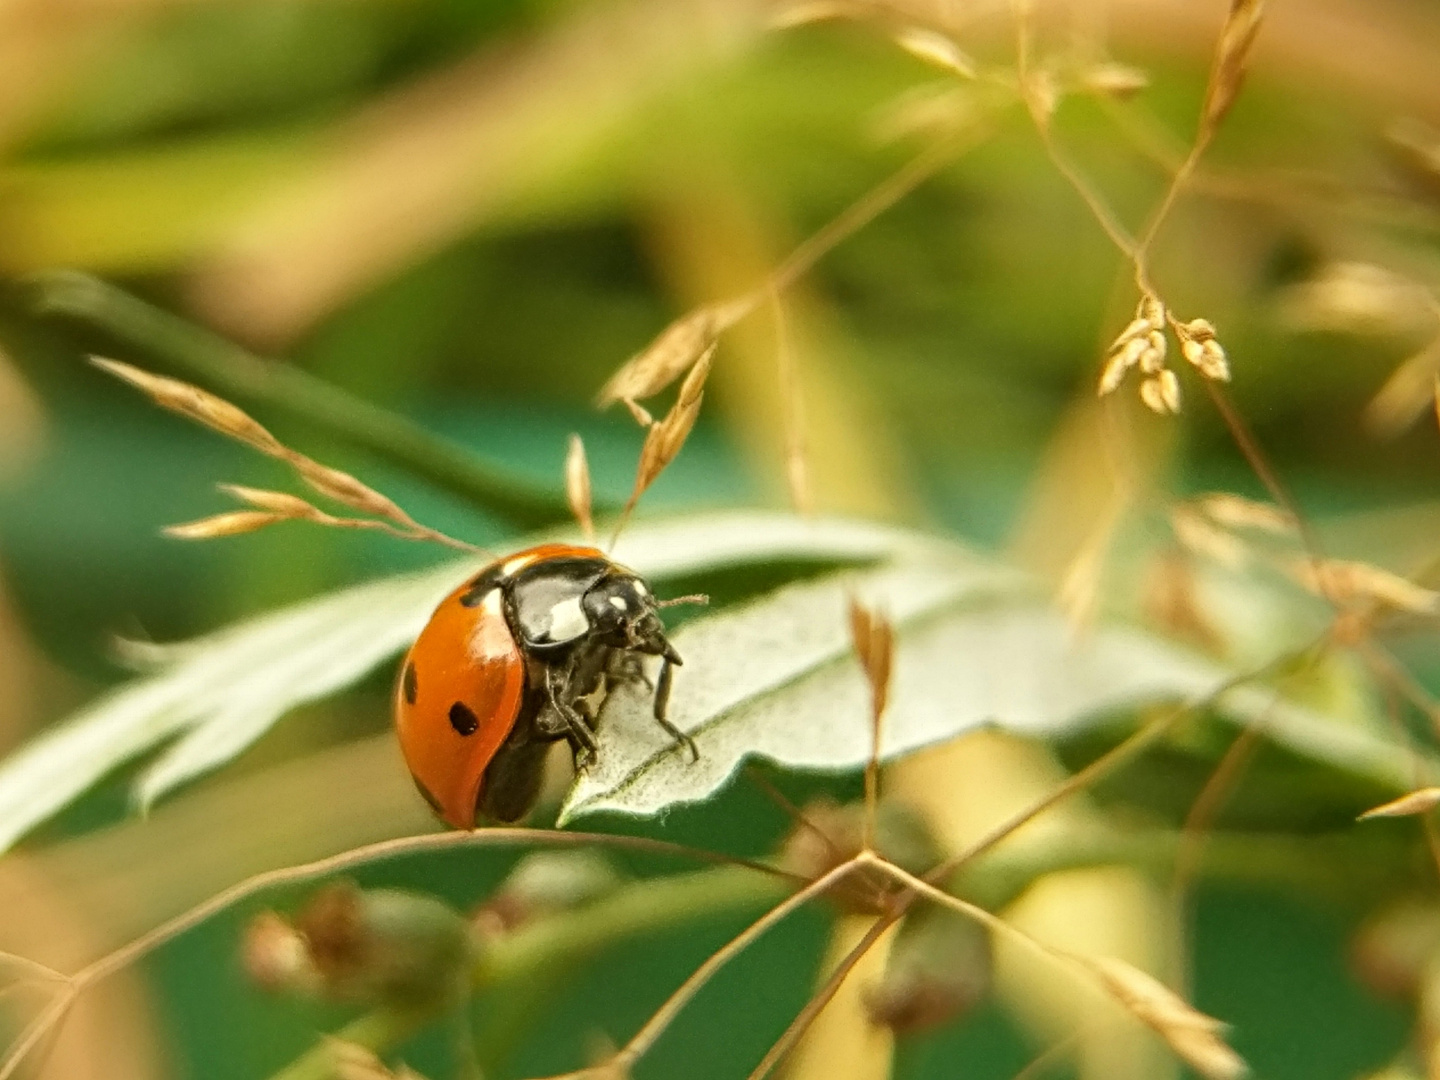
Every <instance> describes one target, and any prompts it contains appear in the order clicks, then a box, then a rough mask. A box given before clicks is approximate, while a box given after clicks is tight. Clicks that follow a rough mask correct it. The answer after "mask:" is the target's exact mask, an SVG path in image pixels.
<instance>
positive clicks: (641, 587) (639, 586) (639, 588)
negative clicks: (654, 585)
mask: <svg viewBox="0 0 1440 1080" xmlns="http://www.w3.org/2000/svg"><path fill="white" fill-rule="evenodd" d="M635 591H636V592H637V593H639V594H640V595H641V596H649V595H650V590H649V589H647V588H645V583H644V582H643V581H641V580H640V579H639V578H636V579H635Z"/></svg>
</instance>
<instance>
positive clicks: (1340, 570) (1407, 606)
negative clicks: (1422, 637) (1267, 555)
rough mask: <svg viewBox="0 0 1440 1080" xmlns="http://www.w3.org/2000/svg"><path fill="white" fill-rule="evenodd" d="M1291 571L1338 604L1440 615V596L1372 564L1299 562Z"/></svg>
mask: <svg viewBox="0 0 1440 1080" xmlns="http://www.w3.org/2000/svg"><path fill="white" fill-rule="evenodd" d="M1290 570H1291V574H1292V576H1293V577H1294V578H1295V580H1296V581H1298V582H1299V583H1300V584H1301V585H1302V586H1304V587H1305V588H1306V589H1309V590H1310V591H1311V592H1313V593H1315V594H1317V595H1319V596H1323V597H1325V598H1326V599H1329V600H1332V601H1334V602H1335V603H1337V604H1350V603H1354V602H1356V601H1373V602H1374V603H1378V604H1381V605H1382V606H1384V607H1388V608H1392V609H1394V610H1396V611H1406V612H1410V613H1411V614H1414V615H1437V614H1440V593H1436V592H1434V591H1433V590H1431V589H1426V588H1423V587H1422V586H1420V585H1416V584H1415V583H1414V582H1413V581H1410V580H1408V579H1407V578H1403V577H1401V576H1400V575H1399V574H1392V573H1391V572H1390V571H1389V570H1385V569H1382V568H1381V567H1378V566H1372V565H1371V564H1369V563H1364V562H1350V561H1347V560H1344V559H1324V560H1320V561H1318V562H1317V561H1316V560H1314V559H1299V560H1296V561H1295V562H1294V563H1292V564H1291V567H1290Z"/></svg>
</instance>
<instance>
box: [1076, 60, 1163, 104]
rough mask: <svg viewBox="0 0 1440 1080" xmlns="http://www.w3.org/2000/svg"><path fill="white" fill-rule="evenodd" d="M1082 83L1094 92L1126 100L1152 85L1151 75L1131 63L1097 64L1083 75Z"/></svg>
mask: <svg viewBox="0 0 1440 1080" xmlns="http://www.w3.org/2000/svg"><path fill="white" fill-rule="evenodd" d="M1080 85H1081V86H1082V87H1084V88H1085V89H1086V90H1088V91H1090V93H1092V94H1104V95H1105V96H1106V97H1112V98H1115V99H1116V100H1119V101H1126V100H1128V99H1130V98H1132V97H1134V96H1135V95H1136V94H1138V93H1139V92H1140V91H1142V90H1145V89H1147V88H1148V87H1149V86H1150V76H1149V75H1147V74H1146V73H1145V72H1143V71H1141V70H1140V69H1139V68H1137V67H1131V66H1130V65H1129V64H1116V63H1108V64H1096V65H1095V66H1094V67H1092V68H1090V69H1089V70H1087V71H1086V72H1085V73H1084V74H1082V75H1081V77H1080Z"/></svg>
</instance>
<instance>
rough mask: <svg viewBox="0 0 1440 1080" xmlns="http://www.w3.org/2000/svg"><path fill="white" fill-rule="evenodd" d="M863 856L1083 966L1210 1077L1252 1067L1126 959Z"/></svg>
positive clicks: (1212, 1023) (1052, 955)
mask: <svg viewBox="0 0 1440 1080" xmlns="http://www.w3.org/2000/svg"><path fill="white" fill-rule="evenodd" d="M860 858H861V859H862V860H863V861H865V862H866V863H868V864H870V865H874V866H877V867H879V868H880V869H882V870H884V871H885V872H886V873H888V874H889V875H890V876H891V877H892V878H894V879H895V880H896V881H897V882H898V883H899V884H901V885H903V886H905V887H906V888H908V889H911V890H913V891H914V892H916V893H918V894H919V895H921V896H923V897H924V898H925V899H927V900H930V901H932V902H933V903H936V904H940V905H941V906H943V907H948V908H950V909H951V910H953V911H957V912H959V913H960V914H962V915H965V916H968V917H969V918H972V919H974V920H976V921H977V922H979V923H980V924H981V925H982V926H984V927H986V928H987V929H988V930H990V931H991V932H992V933H997V934H1002V935H1004V936H1005V937H1007V938H1009V939H1010V940H1012V941H1016V942H1018V943H1020V944H1022V945H1024V946H1026V947H1027V948H1030V949H1033V950H1035V951H1037V952H1039V953H1040V954H1041V955H1042V956H1045V957H1047V958H1048V959H1051V960H1056V961H1060V962H1071V963H1076V964H1078V965H1079V966H1080V967H1081V968H1083V969H1085V970H1087V971H1089V972H1090V973H1091V974H1092V975H1094V976H1096V977H1097V978H1098V980H1099V982H1100V985H1101V986H1102V987H1103V988H1104V989H1105V991H1106V992H1107V993H1109V994H1110V996H1111V997H1113V998H1114V999H1115V1000H1116V1001H1117V1002H1119V1004H1121V1005H1122V1006H1124V1007H1125V1009H1126V1010H1127V1011H1128V1012H1130V1013H1131V1014H1132V1015H1133V1016H1134V1017H1135V1018H1136V1019H1138V1020H1140V1021H1141V1022H1143V1023H1145V1024H1146V1025H1148V1026H1149V1027H1151V1028H1153V1029H1154V1030H1155V1031H1156V1032H1158V1033H1159V1034H1160V1036H1161V1037H1162V1038H1163V1039H1164V1040H1165V1041H1166V1042H1167V1043H1168V1044H1169V1045H1170V1048H1171V1049H1172V1050H1174V1051H1175V1053H1177V1054H1179V1055H1180V1056H1181V1057H1182V1058H1184V1059H1185V1061H1187V1062H1189V1063H1190V1065H1191V1066H1193V1067H1194V1068H1195V1069H1196V1070H1197V1071H1199V1072H1200V1073H1201V1074H1202V1075H1204V1076H1205V1077H1207V1078H1209V1080H1236V1078H1238V1077H1241V1076H1244V1075H1245V1073H1246V1072H1247V1071H1248V1070H1247V1069H1246V1066H1245V1062H1244V1061H1243V1060H1241V1058H1240V1057H1239V1056H1238V1055H1237V1054H1236V1053H1235V1052H1234V1051H1233V1050H1231V1049H1230V1047H1229V1046H1228V1045H1226V1043H1225V1041H1224V1039H1222V1038H1221V1037H1220V1032H1221V1031H1223V1030H1224V1025H1223V1024H1221V1023H1220V1022H1219V1021H1218V1020H1215V1019H1212V1018H1211V1017H1208V1016H1206V1015H1205V1014H1204V1013H1201V1012H1198V1011H1197V1010H1195V1009H1194V1008H1192V1007H1191V1006H1190V1005H1189V1004H1188V1003H1186V1002H1185V1001H1184V1000H1183V999H1182V998H1180V997H1178V996H1177V995H1176V994H1175V993H1174V992H1173V991H1171V990H1170V989H1169V988H1167V987H1166V986H1165V985H1164V984H1162V983H1160V982H1159V981H1158V980H1156V979H1154V978H1153V977H1151V976H1149V975H1146V974H1145V973H1144V972H1142V971H1139V970H1137V969H1136V968H1133V967H1131V966H1130V965H1129V964H1126V963H1125V962H1124V961H1121V960H1115V959H1112V958H1109V957H1084V956H1077V955H1075V954H1073V953H1067V952H1062V951H1060V950H1058V949H1055V948H1052V947H1051V946H1049V945H1046V944H1045V943H1044V942H1041V941H1039V940H1037V939H1035V938H1033V937H1031V936H1030V935H1029V934H1027V933H1025V932H1024V931H1023V930H1020V929H1019V928H1018V927H1015V926H1012V925H1011V924H1010V923H1008V922H1006V921H1005V920H1004V919H1001V918H1000V917H998V916H996V915H994V914H992V913H991V912H989V911H986V910H985V909H984V908H982V907H978V906H977V905H975V904H971V903H969V902H968V901H965V900H961V899H960V898H959V897H955V896H951V895H950V894H949V893H947V892H943V891H942V890H940V889H938V888H936V887H935V886H934V885H932V884H930V883H929V882H927V881H924V880H922V879H920V878H917V877H915V876H914V875H913V874H910V873H907V872H906V871H905V870H902V869H901V868H900V867H898V866H896V865H895V864H893V863H891V862H888V861H886V860H884V859H881V858H879V857H878V856H875V855H862V856H860Z"/></svg>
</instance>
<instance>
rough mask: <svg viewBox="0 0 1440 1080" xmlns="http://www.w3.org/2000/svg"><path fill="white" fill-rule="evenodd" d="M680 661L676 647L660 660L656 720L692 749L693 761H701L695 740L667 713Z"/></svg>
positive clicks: (656, 693) (680, 742)
mask: <svg viewBox="0 0 1440 1080" xmlns="http://www.w3.org/2000/svg"><path fill="white" fill-rule="evenodd" d="M678 663H680V657H679V655H678V654H677V653H676V652H675V650H674V649H670V650H669V651H667V652H666V653H665V655H664V657H662V658H661V660H660V678H659V680H658V681H657V685H656V687H655V720H656V722H657V723H659V725H660V726H661V727H663V728H664V729H665V730H666V731H668V732H669V733H670V736H671V738H673V739H674V740H675V741H676V742H677V743H679V744H680V745H681V746H684V747H685V748H686V749H688V750H689V751H690V760H691V761H699V760H700V751H699V749H698V748H697V747H696V746H695V740H694V739H692V738H691V737H690V736H689V735H687V734H685V732H683V731H681V730H680V729H679V728H678V727H676V726H675V725H674V724H672V723H671V722H670V720H669V719H668V718H667V717H666V715H665V714H666V712H667V711H669V708H670V686H671V684H672V683H673V682H674V681H675V665H676V664H678Z"/></svg>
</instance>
